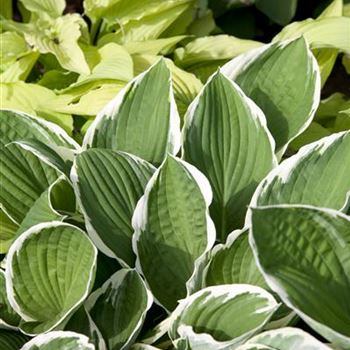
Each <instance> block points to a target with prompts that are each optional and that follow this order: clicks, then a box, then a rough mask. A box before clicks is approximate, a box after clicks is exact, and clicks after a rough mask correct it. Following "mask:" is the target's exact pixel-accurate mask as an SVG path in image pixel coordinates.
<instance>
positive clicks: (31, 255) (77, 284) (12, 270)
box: [5, 221, 97, 334]
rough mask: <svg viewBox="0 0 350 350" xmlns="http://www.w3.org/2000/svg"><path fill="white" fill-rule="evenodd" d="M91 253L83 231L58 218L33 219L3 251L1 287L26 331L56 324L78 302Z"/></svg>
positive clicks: (87, 281) (89, 274) (90, 270)
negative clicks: (34, 222)
mask: <svg viewBox="0 0 350 350" xmlns="http://www.w3.org/2000/svg"><path fill="white" fill-rule="evenodd" d="M96 256H97V250H96V248H95V247H94V246H93V244H92V243H91V241H90V240H89V238H88V237H87V236H86V234H85V233H84V232H83V231H81V230H80V229H79V228H77V227H75V226H72V225H69V224H63V223H61V222H56V221H52V222H50V223H43V224H38V225H36V226H33V227H31V228H30V229H29V230H28V231H26V232H24V233H22V235H21V236H20V237H18V238H17V239H16V241H15V242H14V243H13V244H12V246H11V248H10V250H9V252H8V255H7V259H8V260H7V268H6V272H5V274H6V288H7V295H8V298H9V302H10V304H11V306H12V307H13V309H14V310H15V311H16V312H17V313H18V314H19V315H20V316H21V317H22V319H23V322H22V323H21V325H20V328H21V329H22V330H23V331H24V332H25V333H28V334H39V333H41V332H47V331H49V330H51V329H53V328H55V327H56V326H57V325H58V324H60V323H61V322H62V321H63V320H64V319H65V318H66V317H67V315H69V314H70V313H71V312H72V311H73V310H74V309H75V308H77V307H78V306H79V305H80V304H81V303H82V302H83V300H84V299H85V298H86V296H87V294H88V293H89V290H90V289H91V287H92V284H93V279H94V274H95V264H96Z"/></svg>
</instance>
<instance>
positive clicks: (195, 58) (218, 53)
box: [175, 35, 262, 81]
mask: <svg viewBox="0 0 350 350" xmlns="http://www.w3.org/2000/svg"><path fill="white" fill-rule="evenodd" d="M261 45H262V43H259V42H258V41H252V40H245V39H239V38H236V37H234V36H229V35H216V36H208V37H203V38H198V39H195V40H193V41H191V42H190V43H188V44H187V45H186V46H185V47H183V48H178V49H176V50H175V63H176V64H177V65H178V66H180V67H181V68H184V69H186V70H188V71H190V72H192V73H195V74H196V75H197V76H198V77H199V78H200V79H201V80H202V81H206V80H207V78H208V77H209V76H210V75H211V74H212V73H214V72H215V71H216V70H217V68H218V67H219V66H220V65H222V64H223V63H225V62H227V61H228V60H230V59H232V58H233V57H236V56H238V55H240V54H242V53H244V52H246V51H249V50H251V49H255V48H257V47H260V46H261Z"/></svg>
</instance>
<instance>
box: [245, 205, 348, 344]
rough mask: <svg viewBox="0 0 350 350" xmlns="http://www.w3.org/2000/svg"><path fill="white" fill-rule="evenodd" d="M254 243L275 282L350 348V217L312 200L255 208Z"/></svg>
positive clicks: (320, 328) (308, 318)
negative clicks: (297, 203)
mask: <svg viewBox="0 0 350 350" xmlns="http://www.w3.org/2000/svg"><path fill="white" fill-rule="evenodd" d="M251 244H252V247H253V249H254V254H255V256H256V258H257V260H258V261H259V264H260V268H261V270H262V272H263V274H264V277H265V280H266V282H267V283H268V284H269V286H270V288H271V289H273V290H274V291H275V292H276V293H278V294H279V296H280V297H281V299H282V300H283V301H284V302H285V303H286V304H287V305H288V306H289V307H291V308H292V309H294V310H295V312H296V313H297V314H298V315H299V316H300V317H301V318H303V319H304V321H305V322H307V323H308V324H309V325H310V326H311V327H312V328H314V329H315V330H316V331H317V332H318V333H320V334H321V335H322V336H323V337H325V338H326V339H328V340H330V341H332V342H334V343H335V344H338V345H339V346H341V347H344V349H349V344H350V329H349V324H350V304H349V293H350V287H349V286H350V217H349V216H346V215H344V214H341V213H340V212H337V211H335V210H332V209H320V208H318V209H317V208H316V207H311V206H291V205H284V206H266V207H258V208H253V209H252V230H251ZM271 256H273V259H271Z"/></svg>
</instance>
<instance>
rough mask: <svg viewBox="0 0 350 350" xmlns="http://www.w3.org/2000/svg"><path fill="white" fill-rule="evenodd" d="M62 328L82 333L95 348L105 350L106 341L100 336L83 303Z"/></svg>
mask: <svg viewBox="0 0 350 350" xmlns="http://www.w3.org/2000/svg"><path fill="white" fill-rule="evenodd" d="M64 330H65V331H73V332H77V333H80V334H84V335H86V336H87V337H88V338H89V339H90V342H91V343H93V344H94V345H95V347H96V350H107V346H106V343H105V341H104V339H103V338H102V334H101V332H100V330H99V329H98V328H97V326H96V324H95V322H94V321H93V320H92V318H91V316H90V315H89V313H88V312H87V311H86V308H85V306H84V305H82V306H81V307H80V308H79V309H78V310H77V311H76V312H75V313H74V315H73V316H72V317H71V318H70V319H69V321H68V323H67V324H66V326H65V327H64Z"/></svg>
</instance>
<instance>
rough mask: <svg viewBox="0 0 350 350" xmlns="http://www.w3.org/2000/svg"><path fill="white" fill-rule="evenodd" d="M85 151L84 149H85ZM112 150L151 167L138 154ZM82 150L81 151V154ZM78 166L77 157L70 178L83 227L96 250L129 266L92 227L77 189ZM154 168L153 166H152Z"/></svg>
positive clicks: (122, 264) (126, 266) (150, 165)
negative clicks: (81, 215)
mask: <svg viewBox="0 0 350 350" xmlns="http://www.w3.org/2000/svg"><path fill="white" fill-rule="evenodd" d="M85 151H86V150H85ZM111 151H112V152H114V153H116V154H117V155H120V156H123V157H125V158H130V159H132V161H134V162H135V163H137V164H140V165H143V164H144V165H145V166H146V165H147V166H148V167H152V168H154V167H153V165H152V164H151V163H149V162H147V161H146V160H144V159H142V158H139V157H138V156H135V155H134V154H131V153H127V152H123V151H114V150H111ZM82 153H84V152H81V154H82ZM77 169H78V166H77V159H76V158H75V159H74V162H73V166H72V169H71V172H70V180H71V182H72V185H73V189H74V193H75V196H76V200H77V203H78V206H79V208H80V210H81V212H82V214H83V216H84V221H85V227H86V230H87V233H88V235H89V237H90V238H91V240H92V241H93V243H94V244H95V246H96V247H97V248H98V250H100V251H101V252H102V253H103V254H105V255H107V256H108V257H109V258H112V259H116V260H117V261H118V263H119V264H120V265H121V266H122V267H123V268H129V267H130V266H129V265H128V264H127V263H126V262H125V261H124V260H123V259H121V258H119V257H118V256H117V255H116V254H115V253H114V252H113V251H112V250H111V249H110V248H109V247H108V246H107V244H106V243H105V242H104V241H103V240H102V239H101V237H100V236H99V234H98V232H97V231H96V229H95V228H94V226H93V225H92V222H91V219H90V217H89V215H88V213H87V211H86V210H85V207H84V205H83V202H82V200H81V191H80V189H79V176H78V172H77ZM154 169H155V168H154Z"/></svg>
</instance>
